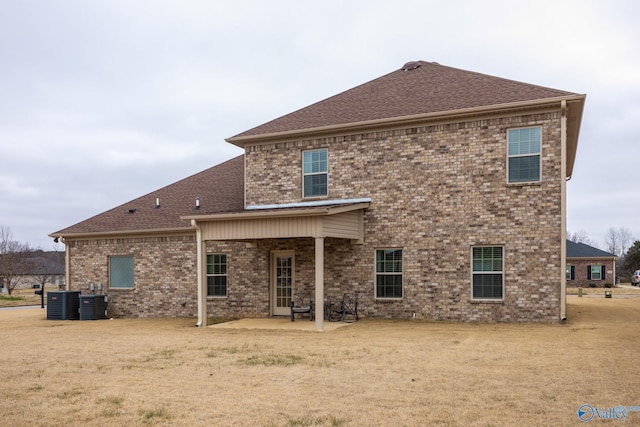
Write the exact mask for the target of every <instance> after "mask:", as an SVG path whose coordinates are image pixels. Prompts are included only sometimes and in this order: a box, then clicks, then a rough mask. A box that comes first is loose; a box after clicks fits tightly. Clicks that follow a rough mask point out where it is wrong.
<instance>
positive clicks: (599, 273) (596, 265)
mask: <svg viewBox="0 0 640 427" xmlns="http://www.w3.org/2000/svg"><path fill="white" fill-rule="evenodd" d="M590 267H591V279H589V280H602V269H603V268H604V265H600V264H591V265H590ZM594 267H596V268H597V269H598V277H593V268H594Z"/></svg>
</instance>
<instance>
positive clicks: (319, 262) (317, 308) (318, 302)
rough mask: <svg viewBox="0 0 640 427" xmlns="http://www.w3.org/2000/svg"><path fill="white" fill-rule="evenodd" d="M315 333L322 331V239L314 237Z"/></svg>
mask: <svg viewBox="0 0 640 427" xmlns="http://www.w3.org/2000/svg"><path fill="white" fill-rule="evenodd" d="M315 240H316V280H315V282H316V296H315V299H316V306H315V310H314V311H315V316H316V331H322V330H324V237H316V238H315Z"/></svg>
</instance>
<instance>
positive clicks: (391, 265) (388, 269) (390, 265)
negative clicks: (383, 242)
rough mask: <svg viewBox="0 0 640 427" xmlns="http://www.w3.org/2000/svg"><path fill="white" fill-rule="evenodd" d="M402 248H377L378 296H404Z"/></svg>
mask: <svg viewBox="0 0 640 427" xmlns="http://www.w3.org/2000/svg"><path fill="white" fill-rule="evenodd" d="M402 270H403V267H402V249H378V250H376V298H402Z"/></svg>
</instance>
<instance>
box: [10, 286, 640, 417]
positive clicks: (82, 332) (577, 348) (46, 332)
mask: <svg viewBox="0 0 640 427" xmlns="http://www.w3.org/2000/svg"><path fill="white" fill-rule="evenodd" d="M568 316H569V319H568V321H567V322H566V323H565V324H563V325H537V324H458V323H430V322H413V321H374V320H364V321H360V322H357V323H354V324H351V325H349V326H346V327H342V328H339V329H336V330H333V331H327V332H308V331H295V330H255V329H251V330H248V329H221V328H195V327H194V326H193V325H194V322H195V321H194V319H116V320H99V321H55V320H46V310H42V309H39V308H36V309H18V310H0V343H1V345H2V353H1V354H2V360H1V363H0V396H2V398H1V399H0V419H1V420H2V425H11V426H31V425H47V426H67V425H92V426H93V425H97V426H120V425H139V426H144V425H154V426H155V425H189V426H214V425H215V426H237V425H240V426H242V425H247V426H378V425H388V426H426V425H436V426H458V425H459V426H483V427H488V426H515V425H518V426H524V425H526V426H537V425H539V426H548V425H556V426H566V425H581V424H582V423H581V422H580V421H579V420H578V417H577V414H576V412H577V409H578V407H579V406H580V405H581V404H584V403H589V404H592V405H594V406H598V407H612V406H617V405H625V406H631V405H640V396H639V395H638V391H637V387H638V385H639V384H640V370H638V369H637V358H638V355H639V354H640V339H638V338H639V337H638V335H639V333H638V324H639V322H640V298H622V297H619V298H616V297H615V295H614V298H612V299H605V298H594V297H590V298H577V297H569V298H568ZM603 422H605V421H603ZM593 423H594V424H598V425H599V424H601V423H599V422H596V421H594V422H593ZM608 423H609V424H611V423H616V424H617V422H616V421H611V420H610V421H608ZM639 424H640V413H631V414H629V417H628V418H627V421H626V423H625V425H639Z"/></svg>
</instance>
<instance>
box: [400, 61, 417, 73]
mask: <svg viewBox="0 0 640 427" xmlns="http://www.w3.org/2000/svg"><path fill="white" fill-rule="evenodd" d="M420 65H422V64H420V62H418V61H410V62H407V63H406V64H404V65H403V66H402V71H411V70H415V69H416V68H420Z"/></svg>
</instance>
